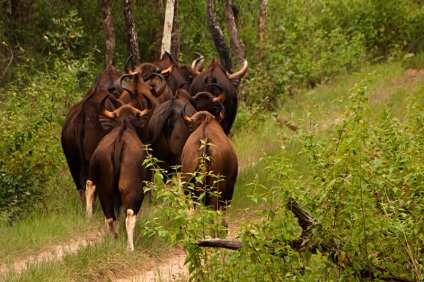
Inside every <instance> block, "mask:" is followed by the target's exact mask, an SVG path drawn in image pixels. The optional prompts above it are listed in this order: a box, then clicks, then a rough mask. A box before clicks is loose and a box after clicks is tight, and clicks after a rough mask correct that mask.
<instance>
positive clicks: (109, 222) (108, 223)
mask: <svg viewBox="0 0 424 282" xmlns="http://www.w3.org/2000/svg"><path fill="white" fill-rule="evenodd" d="M105 222H106V226H107V229H108V230H109V232H111V233H113V234H115V224H114V222H113V218H106V219H105Z"/></svg>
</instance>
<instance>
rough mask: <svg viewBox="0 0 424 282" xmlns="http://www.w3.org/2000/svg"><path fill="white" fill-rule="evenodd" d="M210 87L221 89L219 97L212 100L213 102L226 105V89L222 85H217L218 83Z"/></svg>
mask: <svg viewBox="0 0 424 282" xmlns="http://www.w3.org/2000/svg"><path fill="white" fill-rule="evenodd" d="M209 86H215V87H216V88H218V89H219V95H218V97H214V98H213V99H212V102H220V103H224V101H225V92H224V88H223V87H222V86H221V85H219V84H217V83H210V84H209Z"/></svg>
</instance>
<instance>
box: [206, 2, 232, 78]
mask: <svg viewBox="0 0 424 282" xmlns="http://www.w3.org/2000/svg"><path fill="white" fill-rule="evenodd" d="M206 4H207V8H206V9H207V16H208V26H209V30H210V32H211V35H212V39H213V42H214V43H215V46H216V49H217V50H218V53H219V57H220V59H221V64H222V66H223V67H224V68H226V69H227V70H228V71H230V70H231V68H232V67H233V64H232V62H231V58H230V52H229V50H228V46H227V42H226V41H225V36H224V34H223V33H222V30H221V28H220V27H219V24H218V21H217V19H216V6H215V0H206Z"/></svg>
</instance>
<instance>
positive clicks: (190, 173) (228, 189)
mask: <svg viewBox="0 0 424 282" xmlns="http://www.w3.org/2000/svg"><path fill="white" fill-rule="evenodd" d="M182 116H183V118H184V120H185V121H186V124H187V127H189V128H190V129H191V130H192V131H193V132H192V133H191V135H190V136H189V138H188V139H187V141H186V144H185V145H184V149H183V152H182V155H181V179H182V181H183V183H185V187H188V185H189V183H192V185H193V186H194V191H191V192H193V193H195V195H196V196H200V194H202V193H204V192H206V196H205V197H204V198H203V202H204V203H205V205H207V206H211V207H212V209H213V210H218V209H220V208H221V209H222V210H223V212H224V213H225V212H226V208H227V205H229V204H230V202H231V200H232V198H233V191H234V185H235V183H236V179H237V171H238V162H237V156H236V153H235V150H234V148H233V146H232V144H231V142H230V140H229V139H228V137H227V136H226V134H225V133H224V131H223V129H222V127H221V125H220V124H219V123H218V121H217V120H216V119H215V117H214V116H213V115H212V114H210V113H209V112H207V111H199V112H197V113H196V114H194V115H193V116H192V117H188V116H186V115H185V114H184V112H182ZM196 173H197V174H198V173H204V175H203V179H202V181H201V182H199V181H198V178H195V177H194V176H196ZM210 173H211V174H212V175H211V174H210ZM197 176H198V175H197ZM219 177H223V178H224V179H223V180H222V179H221V180H219V179H218V178H219ZM208 189H209V192H214V193H213V194H212V195H211V194H210V193H209V192H207V191H205V190H208ZM186 191H187V189H186ZM217 194H218V196H217ZM224 225H226V223H224Z"/></svg>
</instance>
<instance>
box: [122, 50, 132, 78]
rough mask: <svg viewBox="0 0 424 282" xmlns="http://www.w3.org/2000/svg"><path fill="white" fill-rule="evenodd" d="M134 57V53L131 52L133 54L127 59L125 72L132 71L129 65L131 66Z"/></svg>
mask: <svg viewBox="0 0 424 282" xmlns="http://www.w3.org/2000/svg"><path fill="white" fill-rule="evenodd" d="M132 57H133V54H131V55H130V56H129V57H128V59H127V60H126V61H125V67H124V70H125V72H126V73H130V69H129V66H130V61H131V59H132ZM132 71H133V70H131V72H132Z"/></svg>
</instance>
